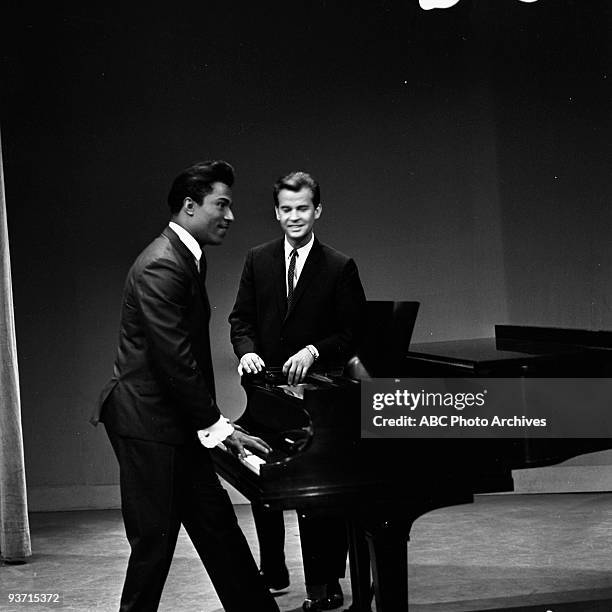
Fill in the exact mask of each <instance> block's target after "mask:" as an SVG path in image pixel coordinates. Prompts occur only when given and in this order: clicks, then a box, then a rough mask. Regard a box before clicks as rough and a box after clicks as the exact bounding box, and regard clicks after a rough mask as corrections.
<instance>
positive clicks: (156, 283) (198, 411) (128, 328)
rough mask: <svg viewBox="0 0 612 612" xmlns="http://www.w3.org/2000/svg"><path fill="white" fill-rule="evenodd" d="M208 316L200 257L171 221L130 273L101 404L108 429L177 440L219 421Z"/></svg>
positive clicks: (118, 432)
mask: <svg viewBox="0 0 612 612" xmlns="http://www.w3.org/2000/svg"><path fill="white" fill-rule="evenodd" d="M202 265H205V261H202ZM209 319H210V306H209V303H208V297H207V295H206V288H205V287H204V283H203V281H202V279H201V278H200V275H199V274H198V271H197V268H196V264H195V259H194V257H193V255H192V254H191V252H190V251H189V249H187V247H186V246H185V245H184V244H183V243H182V242H181V240H180V239H179V237H178V236H177V235H176V233H175V232H174V231H173V230H172V229H170V228H169V227H167V228H166V229H165V230H164V231H163V233H162V234H161V236H159V237H158V238H156V239H155V240H154V241H153V242H152V243H151V244H150V245H149V246H148V247H147V248H146V249H145V250H144V251H143V252H142V253H141V254H140V256H139V257H138V258H137V259H136V261H135V262H134V264H133V265H132V267H131V268H130V271H129V273H128V276H127V280H126V283H125V288H124V294H123V308H122V313H121V327H120V332H119V347H118V350H117V358H116V360H115V367H114V375H113V378H112V379H111V381H110V382H109V383H108V384H107V385H106V387H105V388H104V389H103V391H102V393H101V395H100V400H99V402H98V414H99V415H100V416H99V420H100V421H102V422H103V423H104V424H105V426H106V427H107V429H110V430H112V431H114V432H115V433H117V434H119V435H121V436H126V437H131V438H139V439H143V440H154V441H158V442H167V443H173V444H176V443H182V442H185V441H186V440H188V439H195V435H196V433H195V432H196V431H197V430H199V429H203V428H206V427H209V426H210V425H212V424H213V423H215V422H216V421H217V419H218V418H219V415H220V413H219V409H218V408H217V405H216V402H215V389H214V379H213V368H212V359H211V354H210V340H209V333H208V322H209ZM96 420H97V415H96V414H94V416H93V417H92V422H94V423H95V422H96Z"/></svg>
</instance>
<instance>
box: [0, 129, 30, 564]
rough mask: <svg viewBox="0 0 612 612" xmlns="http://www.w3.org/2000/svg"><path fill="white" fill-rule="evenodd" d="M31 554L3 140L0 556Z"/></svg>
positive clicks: (16, 559) (0, 186) (0, 193)
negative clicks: (5, 193)
mask: <svg viewBox="0 0 612 612" xmlns="http://www.w3.org/2000/svg"><path fill="white" fill-rule="evenodd" d="M31 554H32V548H31V545H30V527H29V523H28V504H27V497H26V483H25V469H24V460H23V437H22V433H21V404H20V398H19V372H18V370H17V344H16V339H15V316H14V312H13V290H12V286H11V261H10V255H9V242H8V227H7V221H6V199H5V195H4V170H3V165H2V142H1V140H0V556H1V557H2V559H4V560H5V561H7V562H19V561H23V560H24V559H25V558H26V557H29V556H30V555H31Z"/></svg>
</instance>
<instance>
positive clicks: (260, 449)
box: [223, 429, 272, 459]
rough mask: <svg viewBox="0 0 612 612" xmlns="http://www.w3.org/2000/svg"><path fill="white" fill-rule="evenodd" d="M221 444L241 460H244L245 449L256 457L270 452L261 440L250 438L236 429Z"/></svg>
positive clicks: (267, 445)
mask: <svg viewBox="0 0 612 612" xmlns="http://www.w3.org/2000/svg"><path fill="white" fill-rule="evenodd" d="M223 444H225V446H227V448H229V449H230V450H231V451H232V452H233V453H234V454H235V455H237V456H238V457H240V458H241V459H244V458H246V456H247V452H246V449H248V450H250V451H253V453H254V454H256V455H263V456H266V455H267V454H268V453H269V452H270V451H271V450H272V448H271V447H270V445H269V444H268V443H267V442H265V441H264V440H262V439H261V438H258V437H256V436H251V435H249V434H247V433H245V432H244V431H239V430H238V429H234V431H233V433H232V434H231V435H230V436H228V437H227V438H225V440H223Z"/></svg>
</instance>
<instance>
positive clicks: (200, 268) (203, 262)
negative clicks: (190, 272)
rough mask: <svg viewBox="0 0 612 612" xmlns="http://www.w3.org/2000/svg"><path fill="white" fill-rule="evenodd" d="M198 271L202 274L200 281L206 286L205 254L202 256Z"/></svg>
mask: <svg viewBox="0 0 612 612" xmlns="http://www.w3.org/2000/svg"><path fill="white" fill-rule="evenodd" d="M198 271H199V274H200V280H201V281H202V284H203V285H206V257H204V253H202V255H201V256H200V262H199V265H198Z"/></svg>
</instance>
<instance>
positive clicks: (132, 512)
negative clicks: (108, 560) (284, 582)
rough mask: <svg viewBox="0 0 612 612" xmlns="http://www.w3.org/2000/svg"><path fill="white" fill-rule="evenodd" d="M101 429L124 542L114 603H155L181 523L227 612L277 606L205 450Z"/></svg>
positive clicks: (140, 606) (144, 606) (272, 611)
mask: <svg viewBox="0 0 612 612" xmlns="http://www.w3.org/2000/svg"><path fill="white" fill-rule="evenodd" d="M108 435H109V438H110V440H111V444H112V446H113V449H114V451H115V454H116V456H117V460H118V461H119V469H120V486H121V508H122V513H123V520H124V523H125V530H126V535H127V538H128V541H129V543H130V547H131V554H130V559H129V562H128V567H127V573H126V577H125V583H124V585H123V593H122V595H121V607H120V610H121V611H122V612H123V611H128V610H129V611H133V612H137V611H146V612H152V611H154V610H157V607H158V605H159V600H160V597H161V593H162V589H163V586H164V582H165V580H166V577H167V575H168V570H169V569H170V563H171V562H172V557H173V554H174V548H175V545H176V540H177V537H178V532H179V529H180V526H181V524H182V525H183V526H184V527H185V530H186V531H187V534H188V535H189V537H190V539H191V541H192V542H193V545H194V546H195V548H196V550H197V552H198V555H199V556H200V559H201V560H202V562H203V563H204V566H205V568H206V571H207V572H208V575H209V576H210V579H211V581H212V583H213V585H214V587H215V590H216V591H217V595H218V596H219V599H220V600H221V603H222V605H223V608H224V610H225V611H226V612H245V610H258V611H259V610H261V611H262V612H278V606H277V605H276V603H275V602H274V600H273V599H272V597H271V596H270V594H269V593H268V590H267V589H266V588H265V586H264V584H263V582H262V580H261V579H260V577H259V575H258V572H257V566H256V564H255V561H254V560H253V557H252V555H251V551H250V549H249V547H248V544H247V542H246V540H245V538H244V535H243V534H242V531H241V530H240V527H239V526H238V522H237V520H236V515H235V513H234V509H233V507H232V504H231V502H230V500H229V496H228V495H227V493H226V491H225V490H224V489H223V487H222V486H221V484H220V483H219V479H218V478H217V475H216V474H215V472H214V469H213V465H212V461H211V458H210V455H209V452H208V450H207V449H205V448H204V447H202V446H201V445H200V444H199V443H198V442H194V443H192V444H187V445H184V446H174V445H170V444H162V443H159V442H151V441H145V440H135V439H131V438H123V437H120V436H117V435H116V434H114V433H113V432H108Z"/></svg>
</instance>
